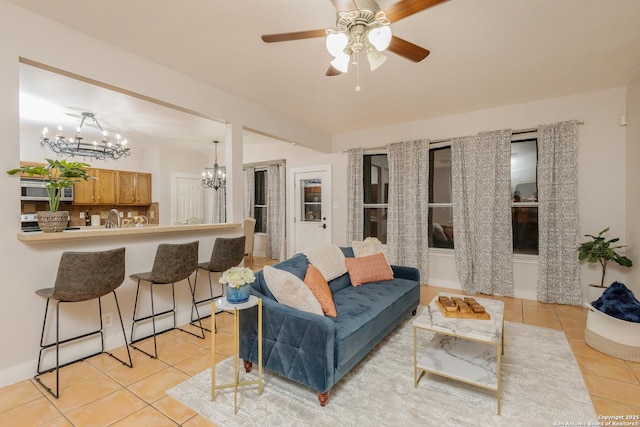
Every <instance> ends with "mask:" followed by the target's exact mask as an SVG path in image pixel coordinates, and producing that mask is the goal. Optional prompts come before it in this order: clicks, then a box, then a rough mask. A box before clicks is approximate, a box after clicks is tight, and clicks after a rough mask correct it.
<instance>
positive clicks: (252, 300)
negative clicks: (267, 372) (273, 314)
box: [211, 295, 263, 414]
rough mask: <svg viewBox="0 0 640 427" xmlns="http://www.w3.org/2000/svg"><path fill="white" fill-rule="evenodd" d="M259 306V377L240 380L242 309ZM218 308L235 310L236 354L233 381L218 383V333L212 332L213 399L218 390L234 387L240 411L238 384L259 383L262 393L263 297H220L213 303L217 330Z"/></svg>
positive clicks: (235, 411)
mask: <svg viewBox="0 0 640 427" xmlns="http://www.w3.org/2000/svg"><path fill="white" fill-rule="evenodd" d="M256 305H257V306H258V379H257V380H254V381H240V380H239V377H240V317H239V315H240V310H245V309H247V308H251V307H254V306H256ZM216 309H220V310H224V311H230V312H231V311H233V330H234V333H233V339H234V348H235V354H234V356H233V382H232V383H229V384H220V385H217V384H216V334H215V332H214V333H212V334H211V401H212V402H213V401H215V400H216V390H220V389H223V388H230V387H233V410H234V413H235V414H237V413H238V386H245V385H257V386H258V394H262V387H263V384H262V298H258V297H256V296H254V295H250V296H249V300H248V301H247V302H243V303H240V304H231V303H230V302H228V301H227V300H226V298H219V299H217V300H216V301H215V302H214V303H212V304H211V313H213V315H212V316H211V318H212V322H213V325H212V330H213V331H215V330H216V316H215V312H216Z"/></svg>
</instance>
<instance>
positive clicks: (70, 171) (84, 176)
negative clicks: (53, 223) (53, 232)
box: [7, 159, 94, 212]
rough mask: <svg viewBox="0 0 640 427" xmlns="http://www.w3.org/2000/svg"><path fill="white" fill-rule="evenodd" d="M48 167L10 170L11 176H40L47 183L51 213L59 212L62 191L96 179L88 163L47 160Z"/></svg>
mask: <svg viewBox="0 0 640 427" xmlns="http://www.w3.org/2000/svg"><path fill="white" fill-rule="evenodd" d="M45 160H46V161H47V163H48V165H47V166H23V167H21V168H17V169H11V170H8V171H7V173H8V174H9V175H15V174H16V173H22V174H27V175H29V176H30V177H33V176H38V177H39V178H40V179H42V180H43V181H44V182H46V188H47V193H48V195H49V211H51V212H57V211H58V208H59V207H60V197H61V196H62V189H63V188H66V187H71V186H73V184H75V183H76V182H78V181H80V180H85V181H87V180H88V179H89V178H91V179H94V178H93V177H92V176H89V174H88V173H87V167H89V166H91V165H89V164H87V163H80V162H68V161H66V160H51V159H45Z"/></svg>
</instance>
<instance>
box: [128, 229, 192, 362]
mask: <svg viewBox="0 0 640 427" xmlns="http://www.w3.org/2000/svg"><path fill="white" fill-rule="evenodd" d="M198 243H199V242H198V241H195V242H191V243H179V244H168V243H162V244H160V245H158V249H157V250H156V255H155V258H154V260H153V267H152V268H151V271H149V272H144V273H135V274H132V275H130V276H129V277H131V278H132V279H134V280H137V281H138V287H137V289H136V298H135V302H134V307H133V324H132V325H131V342H130V345H131V346H132V347H133V348H135V349H136V350H139V351H141V352H143V353H145V354H146V355H148V356H150V357H152V358H154V359H155V358H157V357H158V344H157V340H156V336H157V335H159V334H161V333H163V332H167V331H170V330H172V329H180V330H181V331H183V332H186V333H188V334H191V335H193V336H196V337H198V338H202V339H204V328H203V327H202V322H200V321H198V322H199V325H198V327H199V328H200V334H194V333H193V332H191V331H188V330H186V329H182V328H178V327H177V326H176V294H175V284H176V283H177V282H180V281H182V280H185V279H186V280H187V282H188V283H189V291H190V292H191V302H192V307H194V306H196V301H195V293H194V292H195V289H194V288H193V287H192V286H191V277H190V276H191V274H193V272H194V271H196V281H197V279H198V273H197V267H198ZM141 282H148V283H149V289H150V295H151V314H149V315H146V316H138V310H139V304H138V302H139V301H140V299H139V297H140V284H141ZM168 284H170V285H171V296H172V302H173V305H172V307H171V308H170V309H167V310H164V311H161V312H159V313H156V311H155V301H154V298H153V288H154V286H157V285H168ZM196 313H197V307H196ZM169 314H171V315H172V316H173V326H172V327H170V328H167V329H163V330H162V331H157V330H156V318H158V317H162V316H166V315H169ZM136 316H138V317H136ZM198 317H199V316H198ZM148 320H151V324H152V331H153V332H152V333H151V334H150V335H145V336H143V337H138V338H135V328H136V326H140V325H139V323H140V322H145V321H148ZM149 337H153V354H151V353H149V352H147V351H145V350H143V349H141V348H140V347H139V346H136V345H134V344H135V343H137V342H139V341H142V340H144V339H146V338H149Z"/></svg>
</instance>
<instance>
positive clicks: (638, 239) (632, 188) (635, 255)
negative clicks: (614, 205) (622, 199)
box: [623, 76, 640, 298]
mask: <svg viewBox="0 0 640 427" xmlns="http://www.w3.org/2000/svg"><path fill="white" fill-rule="evenodd" d="M626 115H627V123H628V124H627V194H626V203H627V205H626V213H627V234H626V239H625V241H624V242H623V243H626V244H627V245H629V250H628V253H627V256H629V257H630V258H631V260H632V261H633V263H634V265H633V267H631V271H630V273H629V276H628V279H627V281H626V282H624V283H625V284H626V285H627V286H628V287H629V289H631V290H632V291H633V293H634V294H635V295H636V298H640V221H639V220H638V218H639V217H640V191H638V184H640V167H638V165H640V76H638V77H636V78H635V79H634V80H633V81H632V82H631V83H630V84H629V87H628V89H627V111H626Z"/></svg>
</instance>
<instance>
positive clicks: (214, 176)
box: [202, 141, 227, 191]
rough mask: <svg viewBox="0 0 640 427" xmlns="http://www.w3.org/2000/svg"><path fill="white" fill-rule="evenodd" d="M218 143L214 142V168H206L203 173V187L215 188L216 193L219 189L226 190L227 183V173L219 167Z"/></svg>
mask: <svg viewBox="0 0 640 427" xmlns="http://www.w3.org/2000/svg"><path fill="white" fill-rule="evenodd" d="M218 142H219V141H213V144H214V145H215V147H216V158H215V162H214V163H213V167H212V168H204V172H202V186H203V187H205V188H213V189H214V190H216V191H218V188H223V189H224V187H225V184H226V183H227V177H226V175H225V173H224V172H223V171H222V169H220V167H219V166H218Z"/></svg>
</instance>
